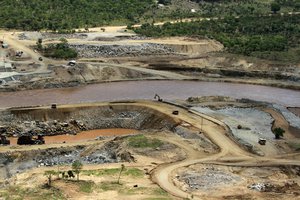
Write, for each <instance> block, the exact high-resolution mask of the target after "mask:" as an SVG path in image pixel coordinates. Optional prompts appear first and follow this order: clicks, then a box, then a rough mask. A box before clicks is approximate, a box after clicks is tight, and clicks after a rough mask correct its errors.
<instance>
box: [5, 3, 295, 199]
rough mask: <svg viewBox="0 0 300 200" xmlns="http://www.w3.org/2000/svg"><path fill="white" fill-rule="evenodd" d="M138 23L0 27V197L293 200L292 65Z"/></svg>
mask: <svg viewBox="0 0 300 200" xmlns="http://www.w3.org/2000/svg"><path fill="white" fill-rule="evenodd" d="M172 2H173V1H172ZM198 3H199V1H198V2H197V5H198ZM0 4H1V3H0ZM171 5H173V4H171ZM171 5H170V8H172V6H171ZM188 5H189V6H194V5H196V2H195V1H191V2H189V4H188ZM199 5H200V4H199ZM160 7H163V6H160ZM165 7H167V6H165ZM165 7H164V8H165ZM155 8H156V7H155ZM191 8H192V7H191ZM191 8H189V10H190V9H191ZM153 9H154V8H153ZM157 9H158V8H157ZM161 9H163V8H161ZM165 9H167V8H165ZM283 11H284V10H283ZM195 12H196V11H195ZM278 12H279V11H278ZM153 13H154V11H153ZM148 14H149V13H148ZM273 14H274V13H273ZM298 14H299V13H297V12H291V13H290V14H289V15H288V16H292V17H293V16H294V15H295V16H297V15H298ZM278 15H281V17H285V16H286V14H285V15H284V14H280V13H278ZM270 16H272V15H271V14H270ZM265 17H266V16H265ZM232 19H233V20H235V21H238V20H239V19H240V17H239V16H237V17H236V18H232ZM221 20H223V19H222V18H221V17H219V18H212V17H206V18H201V19H199V23H200V21H202V22H204V23H206V22H207V23H209V22H210V21H213V22H218V21H221ZM87 21H88V20H87ZM184 23H195V22H194V18H193V17H189V18H181V19H180V20H179V19H177V20H168V21H163V22H156V21H154V20H153V23H152V25H151V27H152V28H153V29H154V30H153V32H154V31H157V29H155V27H163V28H168V27H171V26H172V25H174V26H175V25H176V24H181V25H182V26H183V25H184ZM149 26H150V25H140V24H136V25H134V24H130V25H127V26H124V25H122V26H117V25H109V26H106V25H103V26H99V27H97V26H95V27H90V26H89V27H86V28H78V27H77V28H76V29H74V30H72V32H63V33H62V32H60V33H58V31H55V32H51V31H49V30H48V31H47V30H39V31H32V30H22V31H21V30H15V29H9V28H7V29H0V42H1V47H0V200H2V199H3V200H10V199H26V200H40V199H63V200H65V199H71V200H88V199H94V200H106V199H110V200H173V199H174V200H180V199H184V200H187V199H189V200H219V199H220V200H236V199H238V200H257V199H263V200H265V199H266V200H268V199H269V200H271V199H272V200H282V199H284V200H296V199H299V200H300V92H299V90H300V63H299V62H293V63H287V62H283V61H278V60H269V59H264V58H258V57H255V56H253V55H252V54H251V56H247V55H241V54H235V53H232V52H230V51H229V50H228V48H229V47H227V46H226V45H225V44H224V43H222V42H220V40H217V39H215V38H212V37H209V36H208V35H205V36H194V35H193V36H190V35H176V34H174V36H173V35H172V34H171V36H169V35H167V36H165V37H154V36H153V37H151V36H148V35H147V34H144V35H143V34H138V30H140V29H142V30H143V28H145V27H146V28H149ZM211 26H212V25H211ZM224 27H225V28H226V26H224ZM161 31H163V30H161ZM240 31H241V30H240ZM153 32H150V31H149V34H150V33H153ZM235 32H236V33H238V30H236V31H235ZM223 36H224V35H223ZM224 37H225V36H224ZM277 39H278V38H277ZM278 40H279V39H278ZM286 51H288V50H286ZM295 52H298V53H299V52H300V51H299V50H298V51H296V50H295ZM61 54H62V55H64V56H62V57H59V56H61ZM58 55H59V56H58ZM297 55H298V54H297Z"/></svg>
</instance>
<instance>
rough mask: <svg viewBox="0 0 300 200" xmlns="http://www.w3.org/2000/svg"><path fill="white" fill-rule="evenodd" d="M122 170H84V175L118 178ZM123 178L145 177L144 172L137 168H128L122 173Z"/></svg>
mask: <svg viewBox="0 0 300 200" xmlns="http://www.w3.org/2000/svg"><path fill="white" fill-rule="evenodd" d="M120 170H121V168H111V169H98V170H83V171H82V172H81V174H82V175H86V176H92V175H93V176H116V177H117V176H118V175H119V173H120ZM122 176H131V177H136V178H140V177H143V176H144V171H143V170H140V169H137V168H126V167H125V169H124V171H123V172H122V175H121V177H122Z"/></svg>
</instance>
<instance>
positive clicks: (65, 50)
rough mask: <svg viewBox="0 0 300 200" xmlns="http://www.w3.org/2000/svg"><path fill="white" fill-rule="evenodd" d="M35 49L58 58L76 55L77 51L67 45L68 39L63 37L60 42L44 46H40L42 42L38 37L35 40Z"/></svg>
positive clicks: (74, 56)
mask: <svg viewBox="0 0 300 200" xmlns="http://www.w3.org/2000/svg"><path fill="white" fill-rule="evenodd" d="M37 49H38V50H39V51H41V52H42V53H43V55H44V56H46V57H51V58H58V59H69V58H76V57H77V52H76V51H75V50H74V49H72V48H70V47H69V44H68V41H67V40H66V39H64V38H62V39H61V43H58V44H49V45H47V46H45V47H43V46H42V42H41V40H40V39H39V40H38V41H37Z"/></svg>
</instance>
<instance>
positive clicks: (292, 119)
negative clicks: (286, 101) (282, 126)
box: [273, 104, 300, 129]
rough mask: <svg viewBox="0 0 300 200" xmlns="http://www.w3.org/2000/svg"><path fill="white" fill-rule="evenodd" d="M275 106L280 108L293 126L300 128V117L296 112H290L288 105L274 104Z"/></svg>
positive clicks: (277, 108)
mask: <svg viewBox="0 0 300 200" xmlns="http://www.w3.org/2000/svg"><path fill="white" fill-rule="evenodd" d="M273 107H274V108H275V109H276V110H278V111H279V112H280V113H281V114H282V115H283V116H284V118H285V119H286V121H288V122H289V124H290V125H291V126H293V127H296V128H299V129H300V118H299V117H298V116H296V115H295V114H294V113H292V112H290V111H289V110H288V109H287V108H286V107H284V106H282V105H278V104H274V105H273Z"/></svg>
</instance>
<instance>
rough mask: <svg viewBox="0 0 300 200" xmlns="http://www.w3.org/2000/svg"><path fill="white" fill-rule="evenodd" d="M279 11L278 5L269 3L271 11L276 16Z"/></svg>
mask: <svg viewBox="0 0 300 200" xmlns="http://www.w3.org/2000/svg"><path fill="white" fill-rule="evenodd" d="M279 10H280V4H279V3H277V2H272V3H271V11H272V12H273V13H274V14H276V13H277V12H278V11H279Z"/></svg>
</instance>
